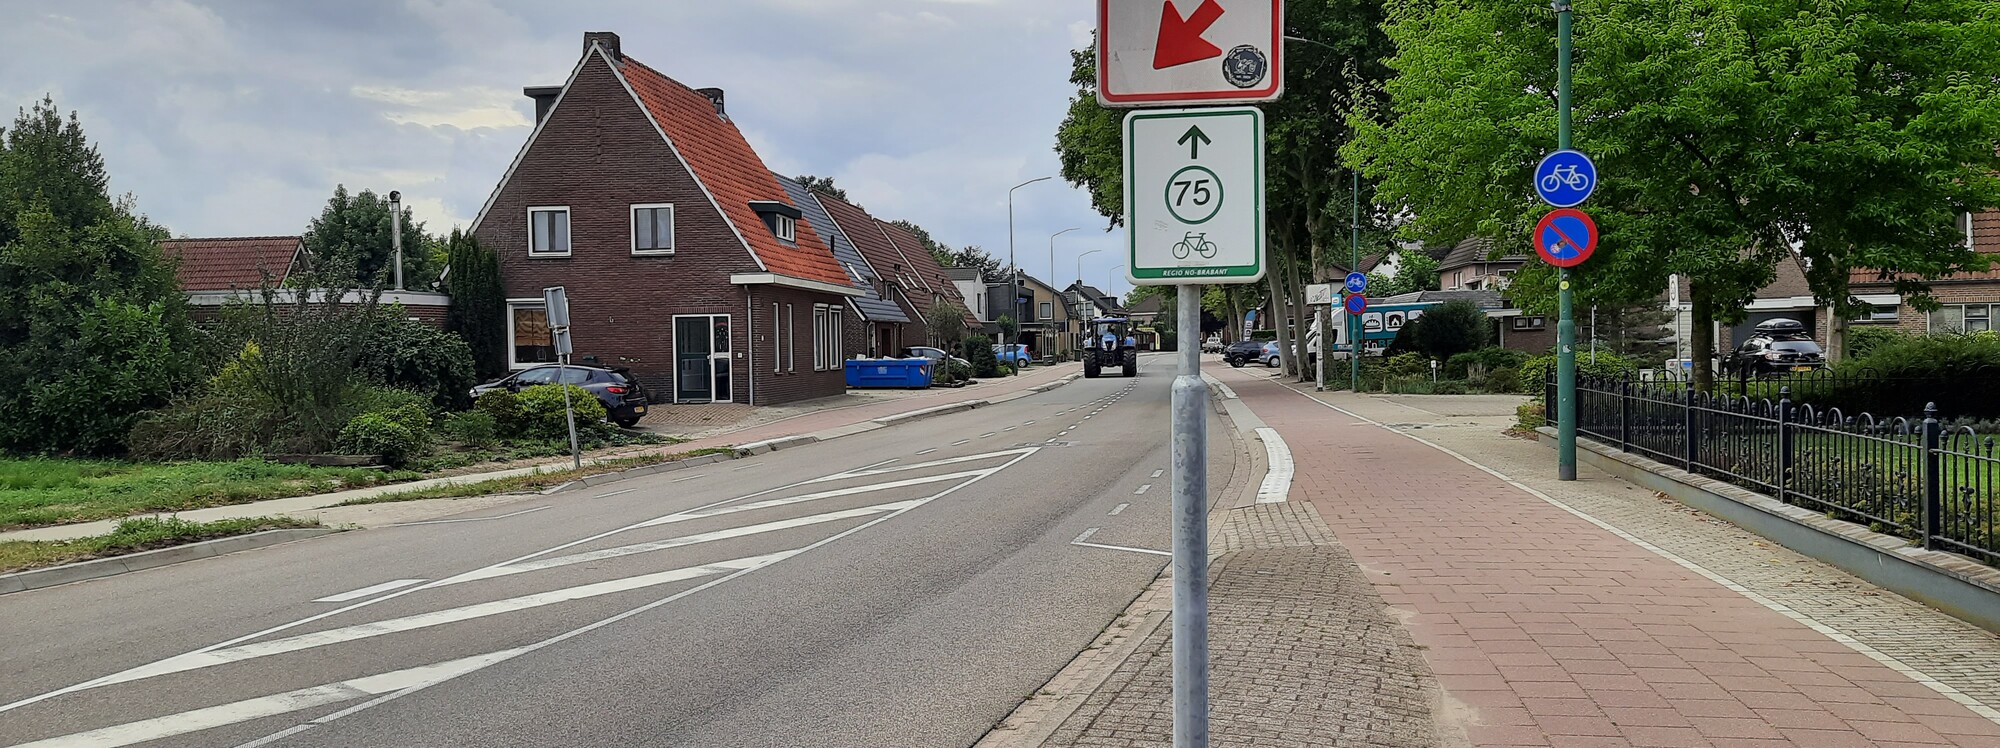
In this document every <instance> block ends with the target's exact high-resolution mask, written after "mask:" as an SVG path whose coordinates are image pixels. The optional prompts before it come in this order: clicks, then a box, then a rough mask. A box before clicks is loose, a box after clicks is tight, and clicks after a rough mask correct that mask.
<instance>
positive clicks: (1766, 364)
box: [1722, 319, 1826, 379]
mask: <svg viewBox="0 0 2000 748" xmlns="http://www.w3.org/2000/svg"><path fill="white" fill-rule="evenodd" d="M1823 368H1826V351H1824V350H1822V349H1821V348H1820V347H1819V344H1818V343H1815V342H1813V339H1812V336H1811V335H1809V334H1807V333H1806V326H1805V324H1804V323H1801V322H1799V321H1798V320H1795V319H1774V320H1767V321H1764V322H1760V323H1757V328H1756V330H1755V331H1754V332H1752V333H1751V335H1750V338H1749V339H1748V340H1745V341H1743V344H1742V345H1740V346H1737V348H1736V350H1734V351H1730V353H1729V355H1728V356H1726V357H1724V358H1723V359H1722V370H1723V371H1724V372H1726V373H1729V374H1734V375H1736V376H1740V377H1743V378H1745V379H1748V378H1750V377H1769V376H1776V375H1779V374H1784V373H1787V372H1804V371H1814V370H1817V369H1823Z"/></svg>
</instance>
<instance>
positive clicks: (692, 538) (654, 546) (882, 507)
mask: <svg viewBox="0 0 2000 748" xmlns="http://www.w3.org/2000/svg"><path fill="white" fill-rule="evenodd" d="M916 506H917V501H914V500H913V501H898V502H894V503H890V504H876V505H874V506H864V507H861V508H858V509H846V510H842V511H838V512H827V513H825V514H814V515H810V516H805V517H794V518H792V519H782V520H778V521H776V522H765V523H762V524H756V525H745V526H743V527H731V528H728V529H724V530H716V531H714V532H704V533H696V534H694V535H683V536H680V537H678V538H667V539H666V540H655V541H652V542H649V543H634V544H632V545H621V546H618V547H616V548H605V549H602V550H595V551H588V552H585V553H577V554H572V555H568V556H557V557H555V558H544V559H537V560H533V561H522V562H521V563H518V564H512V565H508V566H502V567H499V568H494V569H481V570H479V571H475V572H471V573H469V574H461V575H459V576H456V577H452V578H451V580H450V581H451V583H452V584H459V583H463V582H471V581H476V580H480V579H492V578H494V577H505V576H512V575H515V574H525V573H527V572H531V571H541V570H543V569H554V568H557V567H561V566H570V565H572V564H581V563H588V562H591V561H603V560H606V559H613V558H620V557H623V556H632V555H637V554H640V553H650V552H652V551H663V550H666V549H669V548H681V547H685V546H690V545H697V544H700V543H708V542H713V541H717V540H728V539H731V538H741V537H746V536H750V535H759V534H762V533H767V532H777V531H779V530H790V529H792V528H795V527H808V526H811V525H817V524H822V523H826V522H839V521H841V520H844V519H856V518H860V517H870V516H874V515H877V514H881V513H883V512H894V511H900V510H903V509H913V508H915V507H916Z"/></svg>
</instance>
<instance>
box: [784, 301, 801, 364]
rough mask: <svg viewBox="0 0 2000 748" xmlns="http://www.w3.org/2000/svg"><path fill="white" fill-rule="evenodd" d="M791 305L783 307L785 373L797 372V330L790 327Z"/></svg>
mask: <svg viewBox="0 0 2000 748" xmlns="http://www.w3.org/2000/svg"><path fill="white" fill-rule="evenodd" d="M792 321H793V320H792V305H790V304H786V305H785V371H798V370H799V346H798V338H799V332H798V331H799V328H797V327H794V326H792Z"/></svg>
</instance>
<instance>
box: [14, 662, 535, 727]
mask: <svg viewBox="0 0 2000 748" xmlns="http://www.w3.org/2000/svg"><path fill="white" fill-rule="evenodd" d="M524 652H527V649H526V648H519V649H506V650H501V651H499V652H493V653H489V654H483V655H477V656H473V657H467V658H464V659H459V660H452V661H449V662H440V663H438V664H435V665H425V666H422V667H413V668H409V669H407V670H397V671H395V672H390V673H382V674H381V675H370V676H367V677H363V678H355V679H353V680H344V681H341V682H339V683H329V684H326V685H323V686H312V687H310V688H301V689H298V690H295V691H286V692H284V693H281V694H276V695H272V696H261V697H258V698H254V699H245V700H243V701H237V702H233V703H229V704H223V705H221V706H212V707H208V708H206V709H196V710H194V711H190V712H181V713H180V714H170V715H167V716H165V717H156V718H153V719H148V720H142V721H139V722H128V723H125V724H122V725H117V726H114V727H106V728H103V729H100V730H91V731H89V732H79V733H76V734H74V735H65V736H63V737H59V738H49V739H47V740H37V741H35V742H33V743H26V744H23V745H21V746H18V748H120V747H121V746H127V745H133V744H137V743H144V742H147V741H152V740H160V739H162V738H170V737H174V736H176V735H186V734H188V733H191V732H200V731H202V730H211V729H214V728H217V727H223V726H227V725H233V724H237V723H240V722H248V721H250V720H253V719H262V718H264V717H271V716H276V715H279V714H286V713H289V712H296V711H300V710H303V709H311V708H313V707H318V706H325V705H327V704H338V703H340V702H343V701H351V700H354V699H358V698H362V697H364V696H379V695H382V694H385V693H395V692H397V691H402V690H404V689H408V688H419V687H423V686H427V685H430V684H433V683H440V682H443V681H445V680H448V679H450V678H453V677H456V676H460V675H464V674H466V673H470V672H472V671H474V670H478V669H480V668H483V667H486V666H489V665H492V664H495V663H498V662H503V661H505V660H509V659H513V658H514V657H517V656H519V655H521V654H522V653H524Z"/></svg>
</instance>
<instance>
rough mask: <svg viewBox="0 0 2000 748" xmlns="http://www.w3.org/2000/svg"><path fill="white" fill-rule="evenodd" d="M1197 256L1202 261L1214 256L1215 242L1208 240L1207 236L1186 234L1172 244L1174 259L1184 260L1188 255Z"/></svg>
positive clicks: (1193, 233) (1192, 233)
mask: <svg viewBox="0 0 2000 748" xmlns="http://www.w3.org/2000/svg"><path fill="white" fill-rule="evenodd" d="M1193 254H1199V255H1201V256H1202V258H1203V259H1207V258H1211V257H1214V256H1215V242H1212V241H1209V240H1208V234H1205V233H1203V234H1197V233H1195V232H1192V231H1190V232H1187V236H1185V237H1182V238H1181V240H1180V241H1178V242H1174V259H1176V260H1185V259H1187V258H1188V255H1193Z"/></svg>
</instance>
